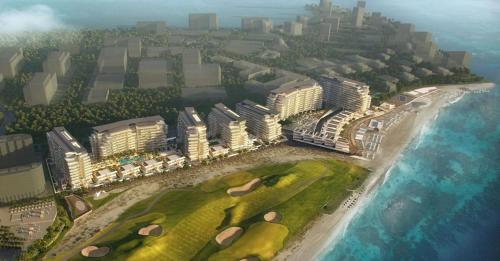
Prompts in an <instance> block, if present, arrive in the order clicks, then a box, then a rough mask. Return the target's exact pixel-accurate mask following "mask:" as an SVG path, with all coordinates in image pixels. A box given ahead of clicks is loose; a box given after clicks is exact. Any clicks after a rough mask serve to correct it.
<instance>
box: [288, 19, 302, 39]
mask: <svg viewBox="0 0 500 261" xmlns="http://www.w3.org/2000/svg"><path fill="white" fill-rule="evenodd" d="M285 34H288V35H291V36H300V35H302V24H301V23H298V22H285Z"/></svg>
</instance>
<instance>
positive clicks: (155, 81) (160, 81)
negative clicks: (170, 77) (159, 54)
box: [137, 59, 167, 89]
mask: <svg viewBox="0 0 500 261" xmlns="http://www.w3.org/2000/svg"><path fill="white" fill-rule="evenodd" d="M137 74H138V76H139V88H142V89H150V88H158V87H167V62H166V61H164V60H159V59H144V60H141V62H139V70H138V71H137Z"/></svg>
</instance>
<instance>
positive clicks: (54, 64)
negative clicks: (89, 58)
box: [43, 51, 71, 77]
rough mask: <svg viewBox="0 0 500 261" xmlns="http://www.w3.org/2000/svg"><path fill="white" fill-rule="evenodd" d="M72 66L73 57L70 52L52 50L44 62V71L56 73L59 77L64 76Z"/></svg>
mask: <svg viewBox="0 0 500 261" xmlns="http://www.w3.org/2000/svg"><path fill="white" fill-rule="evenodd" d="M70 66H71V57H70V55H69V52H63V51H55V52H50V53H49V55H48V56H47V60H45V62H43V71H44V72H48V73H55V74H56V75H57V77H64V75H66V72H67V71H68V70H69V67H70Z"/></svg>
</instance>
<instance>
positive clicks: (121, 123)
mask: <svg viewBox="0 0 500 261" xmlns="http://www.w3.org/2000/svg"><path fill="white" fill-rule="evenodd" d="M158 121H163V118H162V117H161V116H159V115H156V116H150V117H144V118H136V119H129V120H123V121H117V122H113V123H109V124H104V125H100V126H95V127H93V128H92V129H93V130H94V131H96V132H105V131H112V130H114V129H117V128H123V127H128V126H130V125H133V124H135V125H137V124H147V123H156V122H158Z"/></svg>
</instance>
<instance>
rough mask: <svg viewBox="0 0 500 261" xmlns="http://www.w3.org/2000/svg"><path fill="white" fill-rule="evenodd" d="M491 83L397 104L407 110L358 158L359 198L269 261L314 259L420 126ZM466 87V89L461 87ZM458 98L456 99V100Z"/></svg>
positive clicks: (448, 87)
mask: <svg viewBox="0 0 500 261" xmlns="http://www.w3.org/2000/svg"><path fill="white" fill-rule="evenodd" d="M495 86H496V85H495V84H494V83H477V84H460V85H445V86H439V88H438V90H437V91H434V92H432V93H429V94H428V95H424V96H421V97H419V98H416V99H415V100H413V101H411V102H409V103H408V104H406V105H402V106H401V107H398V109H399V108H401V109H403V110H410V112H409V113H408V114H407V115H406V116H405V117H404V118H403V120H401V122H399V123H398V125H397V126H394V127H392V128H391V129H390V130H388V131H387V132H386V136H387V138H385V139H384V140H383V142H382V143H381V145H380V151H379V152H378V153H377V156H376V157H375V159H373V160H370V161H362V160H358V161H357V162H356V163H357V164H359V165H360V166H362V167H365V168H368V169H370V170H372V173H371V174H370V176H369V177H368V178H367V179H366V180H365V182H364V183H363V185H362V186H364V187H365V190H364V191H363V193H362V194H361V195H360V196H359V200H358V201H357V202H356V203H355V205H354V206H353V208H350V209H345V208H343V207H342V206H341V205H340V206H339V207H338V208H337V210H335V212H333V213H332V214H322V215H321V216H319V217H317V218H316V219H315V220H314V221H312V223H311V224H309V225H308V226H307V227H306V228H305V229H304V232H303V233H302V234H301V235H299V236H298V237H297V238H296V239H294V240H292V241H291V242H290V243H289V244H288V245H287V246H286V247H285V248H284V249H283V250H281V251H280V252H279V253H278V254H277V255H276V256H275V257H274V259H273V260H278V261H284V260H287V261H302V260H317V259H318V258H319V257H321V255H322V254H324V253H325V252H326V251H327V250H328V249H329V248H330V247H331V245H332V243H334V242H336V241H338V240H339V239H340V236H341V234H342V233H343V232H344V231H345V229H346V228H347V227H348V225H349V223H350V221H351V220H352V218H354V217H355V216H356V215H357V214H358V213H359V211H360V210H361V209H362V207H363V205H364V204H365V203H367V202H369V201H370V199H371V198H372V197H373V196H375V194H376V191H377V189H378V187H379V186H380V185H382V184H383V183H384V181H385V178H386V176H387V174H388V173H389V172H390V170H391V169H392V167H393V166H395V164H396V163H397V162H398V160H399V159H400V158H401V155H402V153H403V152H404V151H405V150H407V149H409V148H410V147H409V145H411V144H412V143H413V142H414V140H415V139H416V138H417V137H418V136H419V134H421V133H422V131H424V127H425V126H426V125H428V124H432V122H433V121H434V120H435V119H436V118H437V117H438V115H439V111H440V110H441V109H442V108H445V107H447V106H448V105H450V104H453V103H455V102H457V101H459V100H460V99H461V98H463V97H464V96H465V95H464V94H468V93H473V92H476V91H482V90H484V89H492V88H495ZM464 88H465V89H467V90H464ZM457 94H458V95H460V96H458V95H457ZM422 98H425V99H428V100H429V101H430V104H427V106H424V107H418V108H412V107H411V103H412V102H415V101H419V99H422ZM457 98H458V99H457Z"/></svg>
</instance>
